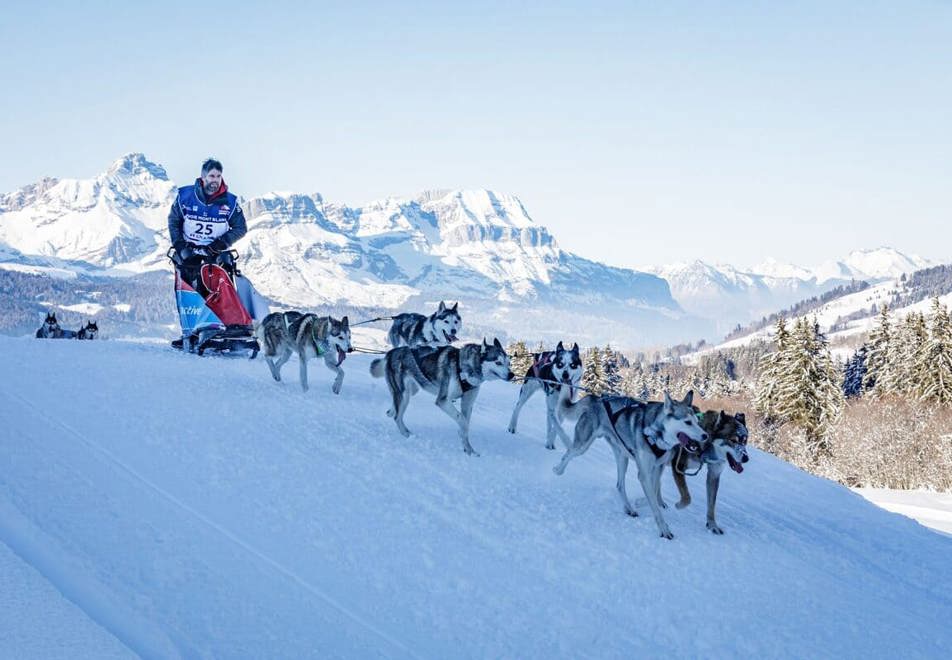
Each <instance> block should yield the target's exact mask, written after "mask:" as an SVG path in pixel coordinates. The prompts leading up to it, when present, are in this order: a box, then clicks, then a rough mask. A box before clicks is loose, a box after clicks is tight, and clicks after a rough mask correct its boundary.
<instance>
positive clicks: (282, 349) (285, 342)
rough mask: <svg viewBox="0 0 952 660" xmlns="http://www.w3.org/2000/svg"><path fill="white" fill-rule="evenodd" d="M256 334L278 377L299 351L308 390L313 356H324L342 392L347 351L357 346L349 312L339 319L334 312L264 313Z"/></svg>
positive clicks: (336, 391)
mask: <svg viewBox="0 0 952 660" xmlns="http://www.w3.org/2000/svg"><path fill="white" fill-rule="evenodd" d="M255 335H256V336H257V337H258V341H259V343H260V344H261V349H262V350H263V351H264V359H265V361H266V362H267V363H268V368H269V369H271V375H272V376H273V377H274V379H275V380H276V381H279V382H280V381H281V367H282V366H284V363H285V362H287V361H288V360H289V359H290V358H291V354H292V353H297V356H298V363H299V364H300V377H301V389H303V390H304V391H305V392H307V388H308V385H307V361H308V359H309V358H316V357H323V358H324V364H325V365H327V368H328V369H330V370H331V371H333V372H334V373H335V374H336V375H337V377H336V378H335V379H334V385H333V386H332V388H331V389H332V390H333V391H334V394H340V388H341V384H342V383H343V382H344V370H343V369H341V367H340V365H341V364H343V362H344V359H345V358H346V357H347V353H349V352H351V351H352V350H353V347H352V346H351V344H350V322H349V321H348V320H347V317H346V316H345V317H344V318H342V319H341V320H340V321H338V320H337V319H335V318H332V317H330V316H317V315H316V314H302V313H301V312H274V313H272V314H268V315H267V316H266V317H264V320H262V321H261V323H260V325H258V327H257V328H256V329H255ZM275 356H277V360H275V359H274V358H275Z"/></svg>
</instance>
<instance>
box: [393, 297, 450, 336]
mask: <svg viewBox="0 0 952 660" xmlns="http://www.w3.org/2000/svg"><path fill="white" fill-rule="evenodd" d="M457 307H459V303H456V304H455V305H453V306H452V307H447V306H446V303H444V302H443V301H442V300H441V301H440V306H439V308H437V310H436V312H435V313H433V314H430V315H429V316H423V314H415V313H412V312H407V313H405V314H397V315H396V316H394V317H393V325H391V326H390V332H389V334H388V335H387V337H388V339H389V340H390V345H391V346H394V347H398V346H411V347H414V346H430V347H434V348H435V347H439V346H449V345H450V344H452V343H453V342H454V341H456V340H457V339H458V335H459V330H460V327H462V325H463V321H462V319H461V318H460V315H459V312H458V311H457Z"/></svg>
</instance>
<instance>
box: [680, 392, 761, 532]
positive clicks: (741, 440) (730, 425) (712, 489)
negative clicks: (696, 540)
mask: <svg viewBox="0 0 952 660" xmlns="http://www.w3.org/2000/svg"><path fill="white" fill-rule="evenodd" d="M698 421H699V422H700V424H701V428H702V429H704V430H705V431H706V432H707V434H708V436H709V440H708V441H707V442H706V443H704V448H703V450H702V451H701V453H700V454H691V453H689V452H678V454H677V455H676V456H675V458H674V460H672V461H671V472H672V473H673V474H674V483H675V485H677V487H678V492H679V493H680V495H681V500H680V501H679V502H678V503H677V504H675V506H676V507H678V508H679V509H683V508H684V507H686V506H688V505H689V504H690V503H691V491H689V490H688V484H687V480H686V479H685V478H684V477H685V474H696V473H697V472H698V471H699V470H700V468H701V465H706V466H707V528H708V529H709V530H711V531H712V532H713V533H714V534H723V533H724V530H723V529H721V527H720V526H719V525H718V524H717V520H716V519H715V517H714V508H715V507H716V506H717V489H718V488H719V487H720V483H721V472H722V471H723V470H724V466H725V465H729V466H730V468H731V469H732V470H733V471H734V472H736V473H737V474H740V473H741V472H743V471H744V466H743V465H742V464H743V463H746V462H747V461H748V460H750V459H749V457H748V456H747V420H746V418H745V417H744V413H737V414H735V415H728V414H727V413H725V412H724V411H723V410H721V411H719V412H714V411H713V410H708V411H707V412H705V413H703V414H699V415H698Z"/></svg>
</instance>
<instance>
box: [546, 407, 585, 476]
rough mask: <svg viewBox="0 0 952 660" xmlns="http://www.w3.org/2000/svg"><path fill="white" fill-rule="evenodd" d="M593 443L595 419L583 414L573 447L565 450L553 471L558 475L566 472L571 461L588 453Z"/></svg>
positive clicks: (579, 420)
mask: <svg viewBox="0 0 952 660" xmlns="http://www.w3.org/2000/svg"><path fill="white" fill-rule="evenodd" d="M593 442H595V428H594V421H593V417H592V415H590V414H589V413H582V416H581V417H579V419H578V422H576V424H575V439H574V440H573V441H572V444H571V446H569V448H568V449H566V450H565V454H563V456H562V460H561V461H559V464H558V465H556V466H555V467H554V468H552V471H553V472H555V473H556V474H562V473H563V472H565V468H566V467H567V466H568V464H569V461H571V460H572V459H573V458H575V457H576V456H581V455H582V454H584V453H585V452H586V451H588V448H589V447H591V446H592V443H593Z"/></svg>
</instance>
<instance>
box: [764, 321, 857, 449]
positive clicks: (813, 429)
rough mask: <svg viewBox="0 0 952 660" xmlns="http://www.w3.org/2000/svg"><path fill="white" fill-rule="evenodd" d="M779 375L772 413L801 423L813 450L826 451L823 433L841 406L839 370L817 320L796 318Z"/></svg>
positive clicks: (825, 440)
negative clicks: (773, 411)
mask: <svg viewBox="0 0 952 660" xmlns="http://www.w3.org/2000/svg"><path fill="white" fill-rule="evenodd" d="M787 353H788V357H787V361H786V367H787V369H786V371H785V373H784V374H783V375H781V376H780V378H779V382H778V386H777V399H776V403H775V412H776V416H777V417H778V418H779V419H780V420H781V421H783V422H790V423H792V424H795V425H796V426H799V427H801V428H802V429H803V430H804V431H805V432H806V435H807V438H808V440H809V441H810V442H811V444H812V445H813V449H814V451H815V452H817V453H821V452H822V453H829V446H828V444H827V439H826V438H827V435H828V433H829V432H830V431H831V430H832V427H833V424H834V423H835V421H836V419H837V418H838V417H839V414H840V412H841V411H842V408H843V392H842V390H841V389H840V374H839V371H838V370H837V368H836V365H835V364H834V363H833V358H832V356H831V354H830V349H829V345H828V344H827V341H826V338H825V337H824V336H823V333H822V332H820V328H819V326H818V324H817V323H816V322H815V321H814V322H813V323H811V322H809V321H808V320H807V319H799V320H798V321H797V322H796V324H795V326H794V331H793V333H792V334H791V337H790V341H789V346H788V349H787Z"/></svg>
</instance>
